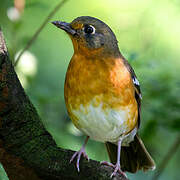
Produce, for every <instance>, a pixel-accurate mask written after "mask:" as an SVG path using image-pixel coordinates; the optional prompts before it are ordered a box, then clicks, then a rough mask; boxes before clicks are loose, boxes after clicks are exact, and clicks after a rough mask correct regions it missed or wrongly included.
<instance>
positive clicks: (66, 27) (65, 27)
mask: <svg viewBox="0 0 180 180" xmlns="http://www.w3.org/2000/svg"><path fill="white" fill-rule="evenodd" d="M52 24H54V25H55V26H56V27H58V28H60V29H62V30H64V31H66V32H67V33H68V34H70V35H73V36H74V35H75V34H77V33H76V31H75V30H74V29H73V28H72V27H71V26H70V23H66V22H62V21H53V22H52Z"/></svg>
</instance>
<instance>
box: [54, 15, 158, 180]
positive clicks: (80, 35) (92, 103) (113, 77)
mask: <svg viewBox="0 0 180 180" xmlns="http://www.w3.org/2000/svg"><path fill="white" fill-rule="evenodd" d="M52 23H53V24H54V25H55V26H56V27H58V28H60V29H62V30H64V31H65V32H66V33H67V34H68V35H69V37H70V39H71V40H72V44H73V48H74V54H73V56H72V58H71V60H70V63H69V66H68V69H67V72H66V78H65V84H64V98H65V104H66V108H67V112H68V115H69V117H70V119H71V120H72V122H73V124H74V125H75V126H76V127H77V128H78V129H79V130H80V131H81V132H82V133H83V134H84V135H85V136H86V139H85V142H84V144H83V145H82V147H81V149H80V150H79V151H77V152H75V153H74V154H73V156H72V158H71V159H70V162H73V161H74V160H75V159H76V158H77V160H76V167H77V170H78V171H80V168H79V164H80V163H79V162H80V158H81V156H83V157H84V158H86V159H87V160H89V158H88V155H87V154H86V151H85V146H86V144H87V142H88V139H89V138H91V139H93V140H95V141H100V142H103V143H105V145H106V149H107V152H108V155H109V158H110V161H111V162H107V161H103V162H101V164H102V165H107V166H110V167H112V168H113V172H112V174H111V177H113V176H116V175H117V174H118V173H119V174H122V175H125V172H126V171H127V172H131V173H135V172H137V171H138V170H143V171H147V170H154V169H155V162H154V160H153V159H152V157H151V155H150V154H149V153H148V151H147V150H146V148H145V146H144V144H143V142H142V140H141V138H140V136H139V135H138V130H139V127H140V119H141V117H140V116H141V115H140V113H141V99H142V96H141V90H140V84H139V81H138V79H137V77H136V74H135V72H134V70H133V68H132V67H131V65H130V64H129V63H128V61H127V60H126V59H125V58H124V56H123V55H122V54H121V52H120V50H119V47H118V41H117V39H116V36H115V34H114V33H113V31H112V30H111V28H110V27H109V26H108V25H107V24H106V23H104V22H103V21H101V20H99V19H97V18H95V17H90V16H81V17H77V18H75V19H74V20H73V21H72V22H71V23H67V22H64V21H53V22H52Z"/></svg>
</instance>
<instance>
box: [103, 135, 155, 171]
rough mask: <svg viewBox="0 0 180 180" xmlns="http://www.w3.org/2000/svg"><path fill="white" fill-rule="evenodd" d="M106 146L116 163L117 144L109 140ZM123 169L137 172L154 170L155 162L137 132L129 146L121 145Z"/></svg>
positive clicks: (110, 156)
mask: <svg viewBox="0 0 180 180" xmlns="http://www.w3.org/2000/svg"><path fill="white" fill-rule="evenodd" d="M106 148H107V151H108V154H109V158H110V160H111V162H112V163H113V164H115V163H116V158H117V145H115V144H112V143H109V142H107V143H106ZM120 158H121V169H122V170H123V171H128V172H131V173H135V172H136V171H138V170H143V171H147V170H154V169H155V167H156V166H155V162H154V160H153V159H152V157H151V156H150V154H149V153H148V152H147V150H146V148H145V146H144V144H143V142H142V140H141V139H140V137H139V136H138V135H137V134H136V136H135V137H134V141H132V142H131V143H130V144H129V146H122V147H121V157H120Z"/></svg>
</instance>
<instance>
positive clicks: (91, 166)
mask: <svg viewBox="0 0 180 180" xmlns="http://www.w3.org/2000/svg"><path fill="white" fill-rule="evenodd" d="M72 154H73V151H71V150H65V149H61V148H59V147H57V145H56V143H55V141H54V140H53V138H52V136H51V135H50V134H49V133H48V132H47V130H46V129H45V127H44V126H43V124H42V122H41V119H40V117H39V116H38V114H37V111H36V109H35V108H34V106H33V105H32V103H31V102H30V100H29V98H28V97H27V95H26V94H25V92H24V89H23V88H22V86H21V84H20V82H19V80H18V77H17V75H16V73H15V71H14V67H13V66H12V64H11V61H10V59H9V55H8V52H7V48H6V45H5V41H4V38H3V34H2V31H1V30H0V162H1V163H2V165H3V167H4V169H5V171H6V173H7V175H8V177H9V179H10V180H32V179H33V180H47V179H52V180H59V179H63V180H66V179H70V180H71V179H72V180H74V179H80V180H81V179H83V180H84V179H86V180H92V179H93V180H96V179H98V180H99V179H100V180H109V179H111V178H110V175H111V173H112V168H111V167H107V166H103V165H100V163H99V162H97V161H93V160H90V161H89V162H88V161H87V160H85V159H83V160H81V162H80V169H81V172H80V173H78V172H77V170H76V168H75V164H69V160H70V158H71V156H72ZM113 179H114V180H115V179H116V180H127V178H126V177H124V176H122V175H117V176H116V177H114V178H113Z"/></svg>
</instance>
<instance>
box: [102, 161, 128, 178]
mask: <svg viewBox="0 0 180 180" xmlns="http://www.w3.org/2000/svg"><path fill="white" fill-rule="evenodd" d="M101 164H102V165H106V166H110V167H112V168H113V169H114V171H113V173H112V174H111V178H112V177H113V176H116V174H117V173H119V174H121V175H123V176H125V177H126V178H127V175H126V174H125V173H124V172H123V171H122V170H121V166H120V164H119V163H116V164H115V165H114V164H112V163H110V162H107V161H102V162H101Z"/></svg>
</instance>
